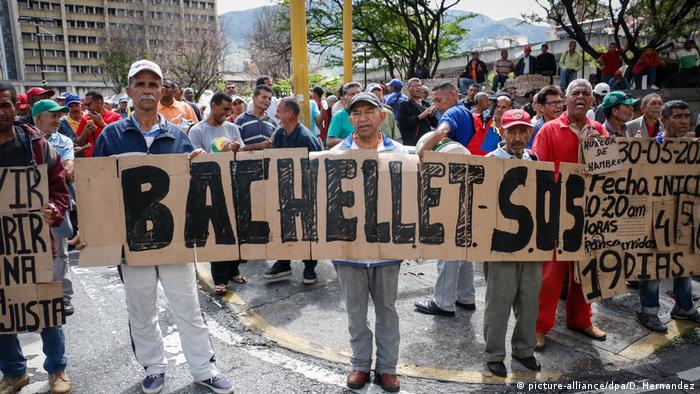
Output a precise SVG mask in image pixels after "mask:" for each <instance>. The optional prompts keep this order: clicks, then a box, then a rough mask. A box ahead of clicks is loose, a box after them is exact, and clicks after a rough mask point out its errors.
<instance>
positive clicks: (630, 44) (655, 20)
mask: <svg viewBox="0 0 700 394" xmlns="http://www.w3.org/2000/svg"><path fill="white" fill-rule="evenodd" d="M535 1H536V2H537V4H539V5H540V7H542V9H543V10H544V11H545V14H546V16H545V17H541V16H539V15H537V14H531V15H523V17H525V18H526V19H528V20H530V21H534V22H545V21H552V22H554V23H556V24H557V25H558V26H559V27H561V28H562V29H564V31H565V32H566V33H567V34H568V35H569V37H571V38H572V39H574V40H576V42H578V44H579V45H580V46H581V48H582V49H583V51H584V52H585V53H587V54H588V55H590V56H592V57H594V58H597V57H598V56H599V55H600V52H598V51H596V48H594V47H593V46H591V45H590V44H589V43H588V32H587V31H586V30H587V28H586V26H585V23H584V22H585V21H589V20H596V19H606V20H608V21H609V24H610V26H611V27H612V29H613V38H614V40H615V43H616V44H617V45H618V46H619V47H621V48H625V47H627V48H628V51H629V52H628V54H629V53H631V55H632V56H631V57H629V56H627V57H623V60H624V61H625V62H626V63H627V64H629V65H630V66H632V65H634V64H635V63H636V62H637V60H639V57H640V56H641V55H642V52H644V48H646V47H647V46H650V47H653V48H657V49H660V48H664V47H667V46H669V45H672V44H673V41H674V40H676V39H678V38H680V37H690V36H691V35H692V34H693V33H694V32H695V31H696V30H697V29H698V25H700V2H698V1H697V0H638V1H635V0H607V1H599V0H535ZM630 69H631V68H630Z"/></svg>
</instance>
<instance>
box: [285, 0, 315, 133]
mask: <svg viewBox="0 0 700 394" xmlns="http://www.w3.org/2000/svg"><path fill="white" fill-rule="evenodd" d="M305 3H306V0H291V1H290V2H289V11H290V23H291V26H290V31H291V41H292V91H293V96H294V97H296V99H297V101H298V102H299V109H300V110H301V114H300V115H301V119H300V122H301V123H302V124H304V125H305V126H306V127H308V128H311V122H313V121H314V120H313V119H311V116H310V114H309V110H310V108H309V59H308V47H307V34H306V4H305Z"/></svg>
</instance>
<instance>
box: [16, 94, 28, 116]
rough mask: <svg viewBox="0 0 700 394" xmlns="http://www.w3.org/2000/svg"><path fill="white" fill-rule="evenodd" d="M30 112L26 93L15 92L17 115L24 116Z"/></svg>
mask: <svg viewBox="0 0 700 394" xmlns="http://www.w3.org/2000/svg"><path fill="white" fill-rule="evenodd" d="M30 112H31V111H30V108H29V99H28V98H27V95H26V94H24V93H17V116H19V117H22V116H26V115H27V114H29V113H30Z"/></svg>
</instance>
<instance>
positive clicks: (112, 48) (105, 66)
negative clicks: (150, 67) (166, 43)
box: [101, 34, 148, 94]
mask: <svg viewBox="0 0 700 394" xmlns="http://www.w3.org/2000/svg"><path fill="white" fill-rule="evenodd" d="M101 56H102V59H103V60H102V65H101V66H102V74H101V76H102V80H103V81H104V84H105V86H107V87H108V88H109V89H110V90H112V91H113V92H114V93H115V94H119V93H121V91H122V89H124V88H125V87H126V85H127V83H128V78H127V77H128V75H129V67H130V66H131V63H133V62H135V61H137V60H139V59H145V58H147V57H148V51H147V50H146V42H145V40H144V39H142V38H138V37H134V36H129V35H128V34H119V35H115V36H112V37H110V38H109V40H108V42H107V46H106V48H105V49H104V50H103V52H102V53H101Z"/></svg>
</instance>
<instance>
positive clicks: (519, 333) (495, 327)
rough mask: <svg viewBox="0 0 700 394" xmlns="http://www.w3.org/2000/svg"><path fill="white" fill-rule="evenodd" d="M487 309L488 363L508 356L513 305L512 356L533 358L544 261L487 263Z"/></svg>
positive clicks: (485, 312)
mask: <svg viewBox="0 0 700 394" xmlns="http://www.w3.org/2000/svg"><path fill="white" fill-rule="evenodd" d="M484 271H485V272H487V275H486V310H485V311H484V341H485V342H486V354H487V355H488V362H497V361H503V359H504V358H505V356H506V332H507V331H508V319H509V318H510V310H511V307H512V308H513V314H514V315H515V327H514V328H513V337H512V338H511V355H512V356H513V357H515V358H526V357H530V356H532V355H533V354H534V353H535V345H536V344H537V340H536V338H535V329H536V326H537V311H538V308H539V295H540V287H542V263H541V262H530V261H528V262H497V263H484Z"/></svg>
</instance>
